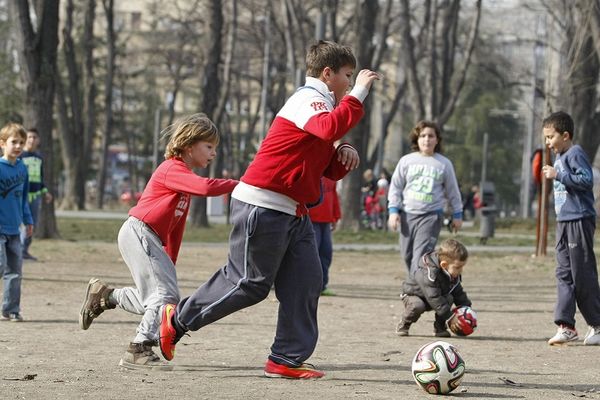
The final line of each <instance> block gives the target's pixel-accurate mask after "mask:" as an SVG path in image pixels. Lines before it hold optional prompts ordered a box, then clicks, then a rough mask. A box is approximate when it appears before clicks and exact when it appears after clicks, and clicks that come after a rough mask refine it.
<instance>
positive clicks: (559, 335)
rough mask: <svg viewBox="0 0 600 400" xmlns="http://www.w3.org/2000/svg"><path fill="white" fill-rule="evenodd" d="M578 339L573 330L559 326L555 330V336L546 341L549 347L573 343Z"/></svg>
mask: <svg viewBox="0 0 600 400" xmlns="http://www.w3.org/2000/svg"><path fill="white" fill-rule="evenodd" d="M577 339H579V336H578V335H577V331H576V330H575V329H571V328H569V327H568V326H565V325H561V326H559V327H558V329H557V330H556V335H554V336H552V337H551V338H550V339H549V340H548V344H549V345H550V346H555V345H561V344H565V343H568V342H573V341H575V340H577Z"/></svg>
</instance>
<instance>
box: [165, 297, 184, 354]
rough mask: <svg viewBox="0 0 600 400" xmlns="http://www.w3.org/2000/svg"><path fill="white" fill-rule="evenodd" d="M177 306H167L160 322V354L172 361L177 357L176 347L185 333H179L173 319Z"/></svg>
mask: <svg viewBox="0 0 600 400" xmlns="http://www.w3.org/2000/svg"><path fill="white" fill-rule="evenodd" d="M175 309H176V305H175V304H165V305H164V306H162V310H161V313H160V314H161V320H160V330H159V332H160V339H159V344H160V352H161V353H162V355H163V357H164V358H165V359H166V360H168V361H171V360H172V359H173V357H175V345H176V344H177V342H179V339H181V338H182V337H183V335H184V334H185V332H179V331H177V328H175V326H174V325H173V318H174V317H175Z"/></svg>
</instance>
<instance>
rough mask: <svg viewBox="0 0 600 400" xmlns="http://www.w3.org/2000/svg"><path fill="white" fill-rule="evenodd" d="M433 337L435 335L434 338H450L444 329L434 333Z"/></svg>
mask: <svg viewBox="0 0 600 400" xmlns="http://www.w3.org/2000/svg"><path fill="white" fill-rule="evenodd" d="M434 335H435V337H450V336H452V335H451V334H450V332H448V331H447V330H446V329H444V330H443V331H435V332H434Z"/></svg>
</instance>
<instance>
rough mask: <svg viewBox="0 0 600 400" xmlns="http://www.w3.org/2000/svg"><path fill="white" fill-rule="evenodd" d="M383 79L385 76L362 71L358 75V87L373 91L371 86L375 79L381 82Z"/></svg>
mask: <svg viewBox="0 0 600 400" xmlns="http://www.w3.org/2000/svg"><path fill="white" fill-rule="evenodd" d="M381 78H383V75H381V74H379V73H377V72H375V71H371V70H369V69H361V70H360V72H359V73H358V75H356V82H355V84H356V85H360V86H364V87H366V88H367V89H371V85H373V81H374V80H375V79H377V80H380V79H381Z"/></svg>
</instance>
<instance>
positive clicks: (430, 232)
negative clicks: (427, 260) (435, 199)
mask: <svg viewBox="0 0 600 400" xmlns="http://www.w3.org/2000/svg"><path fill="white" fill-rule="evenodd" d="M443 222H444V216H443V215H442V214H439V213H429V214H408V213H406V212H404V211H403V212H401V213H400V255H401V256H402V258H403V259H404V262H405V264H406V268H407V270H408V272H409V273H410V271H414V270H415V269H416V268H417V265H418V263H419V260H420V259H421V257H423V256H424V255H425V254H427V253H429V252H431V251H433V250H435V245H436V244H437V240H438V237H439V236H440V230H441V229H442V224H443Z"/></svg>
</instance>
